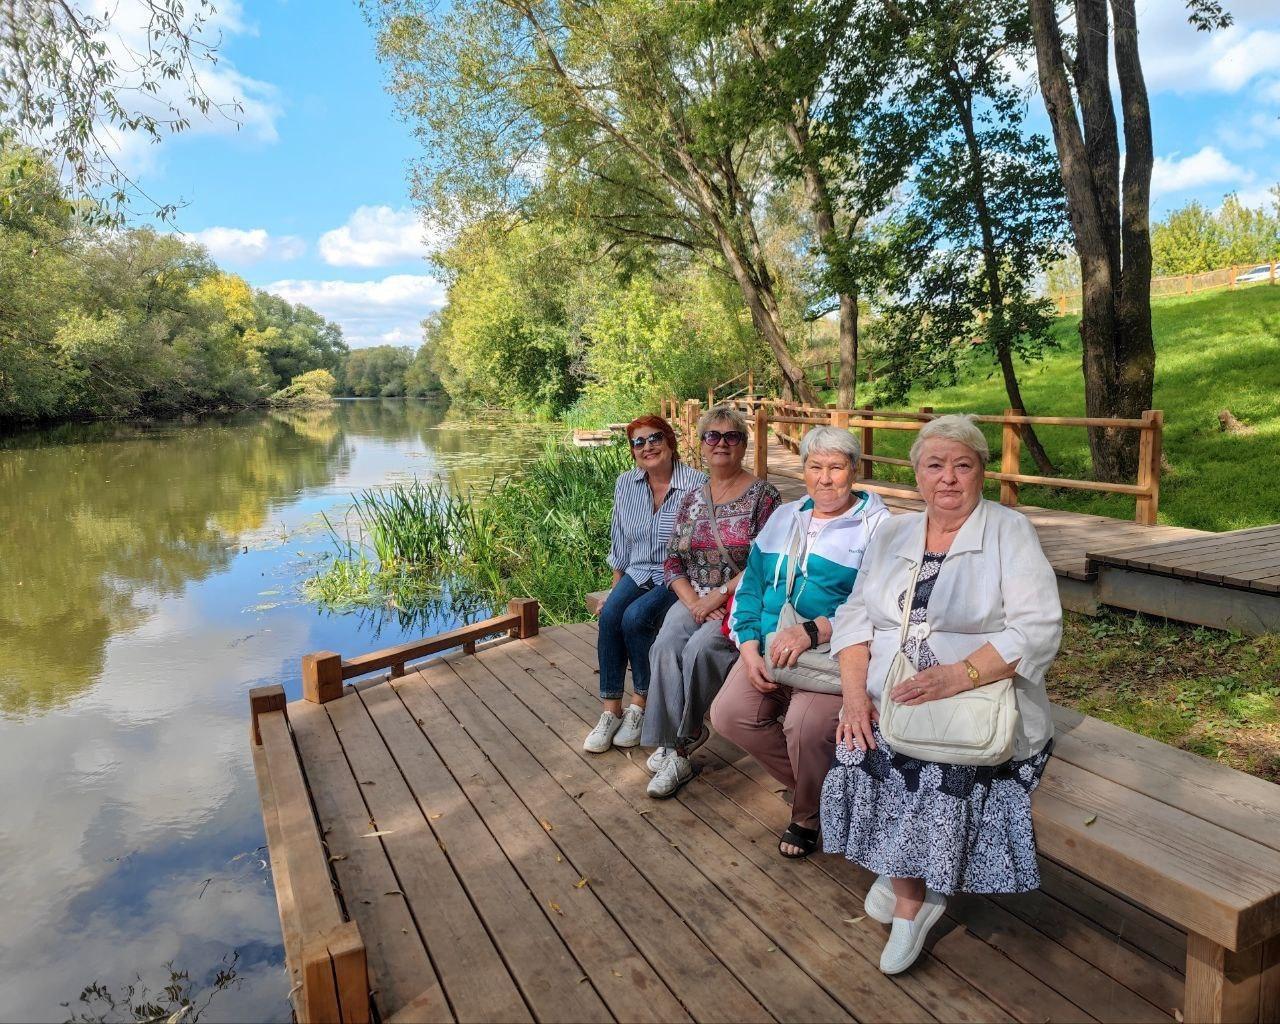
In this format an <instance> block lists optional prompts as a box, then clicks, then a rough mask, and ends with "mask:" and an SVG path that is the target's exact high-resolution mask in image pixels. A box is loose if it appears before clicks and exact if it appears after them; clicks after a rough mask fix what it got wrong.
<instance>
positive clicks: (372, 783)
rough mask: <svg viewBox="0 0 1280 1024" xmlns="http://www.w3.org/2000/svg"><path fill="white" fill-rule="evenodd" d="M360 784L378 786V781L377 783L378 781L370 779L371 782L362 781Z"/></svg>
mask: <svg viewBox="0 0 1280 1024" xmlns="http://www.w3.org/2000/svg"><path fill="white" fill-rule="evenodd" d="M360 785H362V786H376V785H377V783H376V782H373V781H372V780H370V781H369V782H362V783H360Z"/></svg>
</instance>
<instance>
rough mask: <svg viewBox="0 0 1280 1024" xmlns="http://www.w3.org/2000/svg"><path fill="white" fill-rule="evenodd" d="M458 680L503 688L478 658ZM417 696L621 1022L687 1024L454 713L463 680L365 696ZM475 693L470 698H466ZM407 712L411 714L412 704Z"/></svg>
mask: <svg viewBox="0 0 1280 1024" xmlns="http://www.w3.org/2000/svg"><path fill="white" fill-rule="evenodd" d="M453 669H454V671H455V672H456V673H457V674H458V675H462V674H463V673H464V672H465V673H467V674H469V675H471V676H476V675H479V676H482V677H487V679H485V680H483V682H482V685H492V686H501V683H499V682H498V681H497V680H496V679H494V678H493V677H492V676H491V675H490V674H489V672H488V671H487V669H485V667H484V666H483V665H481V664H480V663H479V662H478V661H477V660H476V659H475V658H465V659H462V660H460V661H459V662H457V663H456V664H455V665H454V666H453ZM409 691H412V693H413V696H414V698H416V699H415V701H414V703H413V707H412V710H411V714H412V715H414V716H415V717H416V718H417V720H418V722H419V723H420V724H421V727H422V729H423V731H424V732H425V733H426V736H427V739H428V740H429V741H430V742H431V745H432V746H433V747H435V750H436V753H437V754H438V755H439V756H440V757H441V759H442V760H443V761H444V762H445V765H446V766H447V767H448V768H449V770H450V771H451V772H452V773H453V776H454V778H455V779H457V780H458V781H459V784H460V785H461V786H462V789H463V791H464V792H465V793H466V795H467V798H468V799H469V800H470V801H471V806H472V807H474V808H475V809H476V811H477V812H478V813H479V814H480V816H481V818H483V819H484V822H485V824H486V825H487V826H488V828H489V831H490V832H491V833H492V834H493V836H494V838H495V839H496V840H497V841H498V844H499V845H500V846H501V847H502V848H503V851H504V852H505V853H506V855H507V859H508V860H510V861H511V863H512V865H513V866H514V867H515V868H516V870H517V871H518V872H519V873H520V875H521V877H522V878H523V879H524V882H525V884H526V885H527V886H528V887H529V889H530V891H531V892H532V893H533V894H534V896H535V897H536V898H537V899H538V900H539V902H540V903H542V905H544V906H546V907H548V908H549V909H552V915H551V917H550V921H551V924H552V925H553V926H554V927H555V929H556V930H557V931H558V932H559V933H560V937H561V939H562V940H563V941H564V943H565V944H566V945H567V946H568V947H569V949H570V951H571V952H572V953H573V954H574V956H575V958H576V959H577V961H578V963H580V964H581V965H582V968H583V970H584V972H585V973H586V975H587V976H588V977H589V978H590V979H591V983H592V985H594V986H595V989H596V991H597V992H598V993H599V994H600V996H601V998H602V999H603V1000H604V1001H605V1003H606V1005H607V1006H608V1007H609V1010H610V1012H611V1013H612V1014H613V1015H614V1016H615V1017H616V1018H617V1019H618V1020H620V1021H687V1020H688V1019H689V1016H688V1014H686V1013H685V1012H684V1009H683V1007H681V1005H680V1003H679V1001H678V1000H677V999H676V998H675V996H673V995H672V994H671V991H670V990H669V989H668V988H667V986H666V985H665V984H663V982H662V980H661V979H660V978H659V977H658V975H657V974H656V973H655V972H654V970H653V968H652V967H651V966H650V965H649V963H648V962H647V961H646V960H645V959H644V957H643V956H642V955H641V954H640V953H639V951H638V950H637V949H636V947H635V945H634V944H632V942H631V940H630V939H629V938H628V937H627V935H626V933H625V932H623V931H622V929H621V928H619V927H618V924H617V922H616V921H615V920H614V919H613V917H611V916H610V914H609V912H608V911H607V910H606V909H605V907H604V905H603V904H602V903H601V898H600V897H599V896H598V895H597V894H596V891H595V889H594V887H593V885H592V879H591V877H590V876H589V875H587V874H585V873H583V874H580V873H579V872H578V871H577V869H576V868H575V867H574V865H573V864H572V863H570V862H567V861H566V860H565V859H564V857H563V855H562V854H560V852H559V848H558V847H557V845H556V843H555V841H554V838H553V836H552V832H551V831H550V830H548V829H546V828H544V826H543V825H542V823H541V822H542V821H546V822H547V823H548V824H550V819H547V818H543V819H541V820H540V819H539V818H537V817H535V816H534V815H533V814H532V813H531V812H530V810H529V809H528V808H527V807H526V806H525V805H524V804H523V803H522V802H521V801H520V799H519V797H518V796H516V794H515V793H514V792H513V791H512V789H511V788H510V787H509V786H508V785H507V783H506V781H505V779H504V778H503V777H502V775H501V774H500V773H499V771H498V769H497V768H496V767H495V765H494V764H493V763H492V759H491V752H490V748H489V746H488V745H487V744H485V743H483V742H482V741H481V740H480V739H479V737H477V736H475V735H474V733H473V732H472V731H471V729H469V728H467V725H466V723H467V722H472V721H473V719H471V718H467V719H459V718H458V716H457V715H456V714H455V713H454V712H453V710H452V707H451V706H452V705H453V704H455V703H456V702H458V700H459V696H460V692H462V691H466V684H465V683H464V682H463V681H462V679H454V678H451V677H450V676H449V675H448V673H447V672H437V673H435V674H434V681H433V682H431V683H427V682H426V680H425V678H424V677H423V676H421V675H419V676H417V678H416V679H413V680H411V681H409V682H403V681H397V685H396V686H395V688H394V691H393V690H391V688H381V689H380V690H379V692H377V693H374V692H369V693H366V694H365V695H364V699H365V701H366V703H367V704H373V703H374V702H375V701H379V700H383V701H390V700H394V699H396V697H395V694H396V693H398V694H399V695H400V699H402V700H403V699H405V697H407V696H408V692H409ZM466 692H467V693H469V691H466ZM405 706H406V707H408V701H406V703H405Z"/></svg>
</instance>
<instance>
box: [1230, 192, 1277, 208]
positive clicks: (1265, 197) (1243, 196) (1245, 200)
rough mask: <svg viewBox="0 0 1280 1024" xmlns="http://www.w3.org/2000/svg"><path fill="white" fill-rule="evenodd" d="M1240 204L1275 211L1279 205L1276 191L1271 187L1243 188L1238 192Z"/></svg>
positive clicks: (1237, 196)
mask: <svg viewBox="0 0 1280 1024" xmlns="http://www.w3.org/2000/svg"><path fill="white" fill-rule="evenodd" d="M1236 198H1237V199H1239V200H1240V205H1241V206H1245V207H1248V208H1249V209H1250V210H1257V209H1263V210H1267V211H1269V212H1270V211H1273V210H1274V209H1275V208H1276V207H1277V205H1280V204H1277V202H1276V196H1275V193H1274V192H1272V191H1271V189H1269V188H1242V189H1240V190H1239V191H1237V192H1236Z"/></svg>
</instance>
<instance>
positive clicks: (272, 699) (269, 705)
mask: <svg viewBox="0 0 1280 1024" xmlns="http://www.w3.org/2000/svg"><path fill="white" fill-rule="evenodd" d="M268 711H283V712H284V713H285V717H286V718H287V717H288V715H289V712H288V710H287V708H286V707H285V699H284V687H283V686H281V685H280V684H279V683H275V684H274V685H272V686H255V687H254V688H253V689H252V690H250V691H249V714H250V715H252V716H253V743H254V746H258V747H260V746H262V732H261V731H260V730H259V729H258V716H259V715H265V714H266V713H267V712H268Z"/></svg>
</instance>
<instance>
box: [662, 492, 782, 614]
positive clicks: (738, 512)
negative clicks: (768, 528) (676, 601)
mask: <svg viewBox="0 0 1280 1024" xmlns="http://www.w3.org/2000/svg"><path fill="white" fill-rule="evenodd" d="M780 504H782V496H781V495H780V494H779V493H778V489H777V488H776V487H774V486H773V484H771V483H769V482H768V481H767V480H757V481H756V482H755V483H753V484H752V485H751V486H750V487H748V488H747V489H746V490H745V491H744V492H743V493H742V494H741V495H740V496H739V497H737V498H734V499H733V500H732V501H729V502H725V503H724V504H723V505H717V506H716V519H717V520H718V521H719V523H720V542H721V543H722V544H723V545H724V547H725V551H726V552H727V553H728V555H729V562H728V563H726V562H725V559H724V557H723V556H722V555H721V554H720V547H719V545H717V544H716V540H715V535H714V534H713V533H712V532H711V510H710V509H709V508H707V504H706V502H705V501H704V500H703V497H702V490H701V489H700V488H694V489H692V490H690V491H689V492H688V493H687V494H686V495H685V496H684V498H683V499H682V500H681V502H680V509H679V511H677V512H676V525H675V529H674V530H673V531H672V534H671V542H670V543H669V544H668V545H667V560H666V562H665V564H664V565H663V576H664V577H665V580H666V583H667V584H668V585H670V584H671V581H672V580H678V579H687V580H688V581H689V582H690V583H691V584H693V589H694V590H695V591H697V594H698V596H699V597H705V596H706V595H707V594H709V593H711V591H713V590H715V589H716V588H718V587H720V586H722V585H723V584H725V583H728V582H729V581H730V580H731V579H733V578H734V577H735V576H736V575H738V573H740V572H742V570H743V569H744V568H745V567H746V564H747V555H748V554H750V552H751V542H752V541H753V540H755V538H756V534H757V533H759V532H760V528H761V527H762V526H764V524H765V523H767V522H768V521H769V517H770V516H771V515H773V510H774V509H776V508H777V507H778V506H779V505H780Z"/></svg>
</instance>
